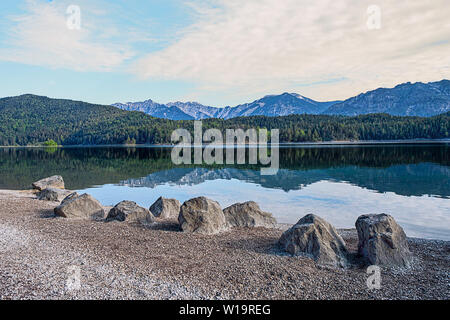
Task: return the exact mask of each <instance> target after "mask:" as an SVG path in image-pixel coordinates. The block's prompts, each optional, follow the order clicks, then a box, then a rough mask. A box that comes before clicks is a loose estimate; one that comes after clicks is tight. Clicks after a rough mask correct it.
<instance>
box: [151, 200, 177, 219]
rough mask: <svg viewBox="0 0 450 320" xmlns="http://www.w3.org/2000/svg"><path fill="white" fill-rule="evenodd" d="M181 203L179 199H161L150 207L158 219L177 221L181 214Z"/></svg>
mask: <svg viewBox="0 0 450 320" xmlns="http://www.w3.org/2000/svg"><path fill="white" fill-rule="evenodd" d="M180 207H181V203H180V201H178V200H177V199H167V198H163V197H159V198H158V200H156V201H155V203H153V204H152V206H151V207H150V212H151V213H152V214H153V215H154V216H155V217H158V218H163V219H171V218H174V219H177V218H178V215H179V214H180Z"/></svg>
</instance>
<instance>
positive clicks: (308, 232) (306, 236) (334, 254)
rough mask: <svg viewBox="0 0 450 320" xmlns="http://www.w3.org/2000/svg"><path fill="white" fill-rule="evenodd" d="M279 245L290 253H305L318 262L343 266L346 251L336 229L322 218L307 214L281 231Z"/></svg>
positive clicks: (345, 261) (345, 263)
mask: <svg viewBox="0 0 450 320" xmlns="http://www.w3.org/2000/svg"><path fill="white" fill-rule="evenodd" d="M279 242H280V245H281V246H282V247H283V249H284V250H286V251H287V252H289V253H290V254H292V255H305V256H309V257H311V258H313V259H314V260H315V261H316V262H317V263H318V264H322V265H332V266H341V267H345V266H346V265H347V258H348V251H347V248H346V246H345V242H344V240H343V239H342V238H341V236H340V235H339V234H338V233H337V231H336V229H335V228H334V227H333V226H332V225H331V224H329V223H328V222H327V221H325V220H323V219H322V218H320V217H318V216H316V215H314V214H308V215H306V216H304V217H303V218H301V219H300V220H299V221H298V222H297V223H296V224H295V225H294V226H293V227H291V228H290V229H289V230H287V231H286V232H284V233H283V235H282V236H281V238H280V241H279Z"/></svg>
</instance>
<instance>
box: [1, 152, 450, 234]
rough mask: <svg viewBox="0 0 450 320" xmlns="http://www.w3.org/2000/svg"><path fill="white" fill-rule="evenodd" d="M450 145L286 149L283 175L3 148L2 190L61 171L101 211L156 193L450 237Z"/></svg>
mask: <svg viewBox="0 0 450 320" xmlns="http://www.w3.org/2000/svg"><path fill="white" fill-rule="evenodd" d="M449 151H450V149H449V145H448V144H445V143H442V144H380V145H332V146H326V145H286V146H282V147H281V148H280V170H279V171H278V174H276V175H273V176H261V175H260V167H259V166H258V165H182V166H177V165H174V164H173V163H172V162H171V159H170V152H171V149H170V148H167V147H160V146H148V147H121V146H117V147H110V146H108V147H64V148H0V189H24V188H28V187H29V186H30V184H31V183H32V182H33V181H36V180H38V179H41V178H43V177H47V176H51V175H55V174H60V175H62V176H63V177H64V180H65V182H66V188H68V189H72V190H77V191H78V192H87V193H90V194H91V195H93V196H94V197H95V198H97V199H98V200H99V201H100V202H101V203H102V204H103V205H108V206H109V205H114V204H116V203H118V202H120V201H121V200H133V201H136V202H137V203H138V204H140V205H142V206H145V207H149V206H150V205H151V204H152V203H153V202H154V201H155V200H156V199H157V198H158V197H159V196H164V197H167V198H176V199H178V200H180V201H181V202H183V201H185V200H187V199H190V198H193V197H197V196H206V197H209V198H212V199H214V200H216V201H218V202H219V203H220V205H221V206H222V207H223V208H224V207H226V206H228V205H231V204H233V203H235V202H243V201H248V200H253V201H256V202H258V203H259V205H260V207H261V208H262V209H263V210H265V211H268V212H271V213H272V214H273V215H274V216H275V217H276V218H277V220H278V221H279V222H282V223H295V222H297V221H298V220H299V219H300V218H301V217H302V216H304V215H305V214H307V213H315V214H317V215H319V216H321V217H323V218H325V219H326V220H328V221H329V222H331V223H332V224H334V225H335V226H336V227H338V228H350V227H354V223H355V221H356V218H357V217H358V216H359V215H361V214H367V213H382V212H384V213H388V214H391V215H392V216H394V218H395V219H396V220H397V222H398V223H399V224H400V225H401V226H402V227H403V228H404V230H405V232H406V234H407V235H408V236H410V237H421V238H431V239H443V240H450V167H449V165H450V160H449V159H450V157H449V154H450V153H449Z"/></svg>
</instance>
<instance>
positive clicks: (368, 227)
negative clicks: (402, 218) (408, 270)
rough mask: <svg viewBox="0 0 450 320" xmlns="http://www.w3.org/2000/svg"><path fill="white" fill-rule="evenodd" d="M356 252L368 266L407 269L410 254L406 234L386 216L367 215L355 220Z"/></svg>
mask: <svg viewBox="0 0 450 320" xmlns="http://www.w3.org/2000/svg"><path fill="white" fill-rule="evenodd" d="M355 225H356V229H357V231H358V238H359V241H358V252H359V254H360V255H362V256H363V258H364V259H366V262H367V263H368V264H373V265H379V266H399V267H408V266H409V265H410V263H411V252H410V251H409V247H408V243H407V241H406V234H405V232H404V231H403V229H402V227H400V226H399V225H398V224H397V222H396V221H395V220H394V218H393V217H392V216H390V215H388V214H385V213H382V214H368V215H362V216H360V217H358V220H356V223H355Z"/></svg>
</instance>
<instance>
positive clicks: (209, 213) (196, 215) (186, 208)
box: [178, 197, 227, 234]
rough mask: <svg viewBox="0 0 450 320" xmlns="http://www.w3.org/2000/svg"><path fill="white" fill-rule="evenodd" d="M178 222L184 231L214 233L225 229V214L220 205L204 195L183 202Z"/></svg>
mask: <svg viewBox="0 0 450 320" xmlns="http://www.w3.org/2000/svg"><path fill="white" fill-rule="evenodd" d="M178 222H179V223H180V227H181V230H183V231H184V232H191V233H200V234H215V233H219V232H221V231H225V230H226V229H227V223H226V220H225V215H224V214H223V211H222V209H221V208H220V205H219V204H218V203H217V202H216V201H214V200H210V199H208V198H205V197H198V198H194V199H190V200H188V201H186V202H185V203H183V205H182V206H181V208H180V215H179V216H178Z"/></svg>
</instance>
